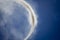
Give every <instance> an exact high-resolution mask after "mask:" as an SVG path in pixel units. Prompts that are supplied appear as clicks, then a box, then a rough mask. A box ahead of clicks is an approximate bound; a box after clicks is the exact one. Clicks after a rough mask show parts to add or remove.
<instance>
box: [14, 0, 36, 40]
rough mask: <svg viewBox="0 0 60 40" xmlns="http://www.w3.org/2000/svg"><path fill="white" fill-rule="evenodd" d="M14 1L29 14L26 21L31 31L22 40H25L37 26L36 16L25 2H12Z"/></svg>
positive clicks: (16, 0) (22, 0) (20, 0)
mask: <svg viewBox="0 0 60 40" xmlns="http://www.w3.org/2000/svg"><path fill="white" fill-rule="evenodd" d="M14 1H15V2H16V3H18V4H21V5H22V6H23V7H25V9H26V10H27V11H28V12H29V17H28V21H29V23H30V25H31V29H30V31H29V33H28V35H27V36H26V37H25V39H24V40H27V39H28V38H29V37H30V36H31V34H32V33H33V31H34V29H35V27H36V25H37V16H36V14H35V12H34V10H33V8H32V7H31V6H30V5H29V4H28V3H27V2H26V1H25V0H14Z"/></svg>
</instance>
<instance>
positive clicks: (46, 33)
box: [27, 0, 60, 40]
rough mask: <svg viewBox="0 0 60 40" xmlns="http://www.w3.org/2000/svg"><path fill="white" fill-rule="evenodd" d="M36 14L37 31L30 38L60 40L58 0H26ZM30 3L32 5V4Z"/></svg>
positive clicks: (59, 7) (35, 39)
mask: <svg viewBox="0 0 60 40" xmlns="http://www.w3.org/2000/svg"><path fill="white" fill-rule="evenodd" d="M27 1H28V2H29V3H30V4H33V5H35V6H36V8H34V9H35V10H36V11H37V15H38V25H37V28H36V30H37V32H36V34H35V36H34V37H33V38H32V39H30V40H33V39H34V40H60V37H59V27H60V26H59V25H60V24H59V23H60V16H59V15H60V6H59V1H58V0H27ZM34 3H35V4H34ZM33 5H32V6H33Z"/></svg>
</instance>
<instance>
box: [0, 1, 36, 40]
mask: <svg viewBox="0 0 60 40" xmlns="http://www.w3.org/2000/svg"><path fill="white" fill-rule="evenodd" d="M15 2H16V3H18V4H21V5H22V6H23V7H25V8H26V10H27V11H28V13H29V17H28V21H29V23H30V25H31V29H30V31H29V33H28V34H27V35H26V36H24V35H23V34H24V33H23V32H22V31H21V32H22V33H21V32H19V30H16V28H14V24H13V21H14V20H16V19H17V18H16V17H17V16H16V15H15V16H14V17H15V18H16V19H14V20H13V21H12V20H11V19H10V18H11V17H8V16H10V15H12V14H13V11H14V9H15V8H14V3H15ZM0 10H2V12H3V14H4V15H3V20H4V21H5V24H6V23H7V22H8V24H7V30H9V31H8V32H9V33H8V37H10V35H12V36H13V37H12V39H11V38H10V39H11V40H27V39H28V38H29V37H30V36H31V34H32V33H33V31H34V28H35V27H36V24H37V17H36V14H35V12H34V10H33V9H32V7H31V6H30V5H29V4H28V3H27V2H26V1H24V0H0ZM14 17H13V18H14ZM18 17H19V15H18ZM20 17H21V15H20ZM13 18H12V19H13ZM3 20H2V22H1V24H4V22H3ZM25 23H26V22H25ZM12 25H13V26H12ZM25 25H26V24H25ZM8 26H9V27H8ZM23 26H24V25H23ZM26 26H29V25H28V24H27V25H26ZM24 28H25V26H24ZM21 29H22V28H21ZM7 30H6V31H7ZM25 32H26V31H25ZM6 40H8V38H7V39H6Z"/></svg>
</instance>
